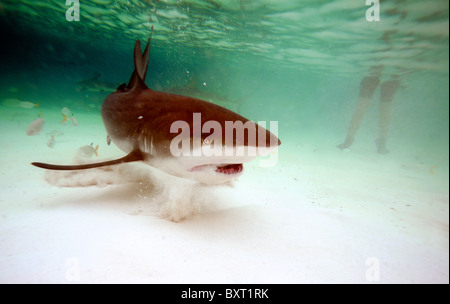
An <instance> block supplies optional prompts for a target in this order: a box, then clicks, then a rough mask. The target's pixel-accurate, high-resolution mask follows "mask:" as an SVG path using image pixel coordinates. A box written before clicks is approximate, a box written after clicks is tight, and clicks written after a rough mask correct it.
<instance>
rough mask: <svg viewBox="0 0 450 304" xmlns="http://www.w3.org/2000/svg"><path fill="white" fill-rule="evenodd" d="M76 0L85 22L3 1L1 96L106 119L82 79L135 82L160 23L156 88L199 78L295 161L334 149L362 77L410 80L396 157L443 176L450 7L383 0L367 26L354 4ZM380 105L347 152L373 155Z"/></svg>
mask: <svg viewBox="0 0 450 304" xmlns="http://www.w3.org/2000/svg"><path fill="white" fill-rule="evenodd" d="M80 2H81V5H80V21H79V22H76V21H74V22H68V21H67V20H66V17H65V14H66V11H67V9H69V7H70V6H67V5H65V1H63V0H45V1H40V0H26V1H25V0H22V1H12V0H1V1H0V24H1V30H2V44H1V46H0V49H1V58H0V68H1V70H0V71H1V76H2V77H1V83H0V89H1V90H0V100H5V99H8V98H16V99H19V100H22V101H23V100H26V101H33V102H39V103H40V106H41V109H42V111H43V112H44V113H45V112H46V111H60V109H61V108H62V107H64V106H68V107H70V108H71V110H72V111H73V112H74V113H77V114H78V113H80V112H92V113H98V115H100V106H101V104H102V102H103V100H104V98H105V97H106V96H107V95H108V94H109V93H110V92H109V91H107V90H106V91H97V92H92V91H80V90H79V88H78V86H77V82H79V81H80V80H83V79H88V78H91V77H92V76H93V75H95V74H97V73H99V74H100V78H99V79H101V80H102V81H105V82H109V83H112V84H114V85H116V86H118V85H119V84H121V83H123V82H127V81H128V79H129V77H130V75H131V73H132V71H133V58H132V54H133V45H134V42H135V41H136V40H137V39H141V40H144V39H147V38H148V36H149V33H150V28H151V26H153V27H154V33H153V38H152V53H151V59H150V68H149V76H148V77H147V84H148V85H149V87H151V88H153V89H158V90H164V89H166V88H168V87H183V86H188V85H189V84H190V83H191V84H192V83H193V85H194V86H195V87H196V89H197V90H198V91H200V92H201V91H204V92H207V93H210V94H215V95H217V96H221V99H226V100H227V102H223V105H224V106H226V107H229V108H231V109H233V110H236V111H239V112H240V113H241V114H243V115H244V116H247V117H249V118H251V119H253V120H263V121H278V122H279V137H280V139H281V140H282V142H283V147H286V149H290V151H291V152H292V153H293V154H295V150H296V148H297V147H300V146H303V147H304V146H305V145H307V144H308V143H312V144H314V145H316V146H317V147H320V148H322V149H323V148H325V149H329V150H330V151H333V152H336V153H340V152H341V151H340V150H338V149H337V148H336V145H337V144H339V143H342V141H343V140H344V138H345V135H346V132H347V128H348V125H349V121H350V118H351V115H352V113H353V111H354V109H355V107H356V105H357V101H358V95H359V89H360V87H359V85H360V82H361V79H362V78H363V77H364V76H365V75H367V74H368V73H369V69H370V67H372V66H375V65H380V64H382V65H383V66H384V70H383V74H382V80H389V79H391V78H393V77H395V78H397V79H400V80H401V84H402V85H401V88H400V89H399V90H398V92H397V93H396V95H395V99H394V101H393V103H392V122H391V125H390V133H389V138H388V145H389V148H390V150H391V155H392V154H393V155H403V154H407V155H408V156H409V157H416V158H418V159H419V158H420V159H422V160H423V159H427V163H428V164H429V165H436V166H438V167H439V168H440V170H444V171H445V172H446V173H445V177H446V179H448V153H449V150H448V145H449V102H448V100H449V87H448V81H449V76H448V75H449V74H448V73H449V34H448V32H449V30H448V29H449V13H448V6H449V2H448V1H447V0H433V1H420V0H417V1H401V0H399V1H382V2H381V4H380V21H379V22H369V21H367V20H366V11H367V10H368V9H369V6H366V5H365V1H356V0H340V1H321V0H314V1H313V0H308V1H299V0H282V1H280V0H277V1H275V0H246V1H245V0H240V1H238V0H232V1H226V0H220V1H219V0H203V1H200V0H197V1H194V0H189V1H185V0H167V1H157V0H146V1H144V0H132V1H131V0H130V1H113V0H92V1H80ZM193 78H194V79H195V82H192V79H193ZM378 100H379V90H377V91H376V92H375V96H374V99H373V103H372V106H371V107H370V108H369V109H368V110H367V113H366V115H365V117H364V121H363V123H362V125H361V127H360V129H359V130H358V133H357V137H356V140H355V144H354V146H353V151H354V152H353V153H366V151H369V152H370V153H372V152H375V146H374V144H373V141H374V140H375V138H376V136H377V119H378V104H379V102H378ZM6 108H7V106H6V105H5V104H4V103H3V104H0V111H2V109H3V110H5V109H6ZM34 110H35V111H37V109H34ZM2 119H6V118H5V117H2ZM299 161H301V155H299Z"/></svg>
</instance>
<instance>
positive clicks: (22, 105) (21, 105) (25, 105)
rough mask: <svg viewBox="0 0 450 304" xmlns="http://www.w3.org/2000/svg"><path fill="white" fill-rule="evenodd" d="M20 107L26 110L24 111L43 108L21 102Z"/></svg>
mask: <svg viewBox="0 0 450 304" xmlns="http://www.w3.org/2000/svg"><path fill="white" fill-rule="evenodd" d="M19 107H21V108H24V109H32V108H34V107H36V108H39V109H40V108H41V107H39V103H32V102H31V101H21V102H19Z"/></svg>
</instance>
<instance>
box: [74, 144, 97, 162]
mask: <svg viewBox="0 0 450 304" xmlns="http://www.w3.org/2000/svg"><path fill="white" fill-rule="evenodd" d="M97 151H98V145H97V146H95V148H94V144H93V143H91V144H90V145H87V146H83V147H81V148H79V149H78V155H79V156H81V157H83V158H88V157H92V156H93V155H95V156H98V152H97Z"/></svg>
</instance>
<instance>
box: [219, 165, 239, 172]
mask: <svg viewBox="0 0 450 304" xmlns="http://www.w3.org/2000/svg"><path fill="white" fill-rule="evenodd" d="M242 170H244V166H243V165H242V164H232V165H225V166H220V167H217V169H216V172H217V173H223V174H238V173H241V172H242Z"/></svg>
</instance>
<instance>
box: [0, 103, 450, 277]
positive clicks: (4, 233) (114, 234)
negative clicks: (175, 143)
mask: <svg viewBox="0 0 450 304" xmlns="http://www.w3.org/2000/svg"><path fill="white" fill-rule="evenodd" d="M2 112H3V113H0V114H1V116H2V117H1V120H0V124H1V130H2V132H1V134H0V145H1V150H0V151H1V152H0V155H1V158H0V188H1V192H0V193H1V194H0V282H1V283H125V282H126V283H448V282H449V273H448V272H449V242H448V240H449V224H448V223H449V208H448V206H449V204H448V164H447V165H446V166H445V165H444V166H442V165H440V164H434V163H432V162H430V163H427V162H426V161H418V160H417V159H416V158H414V157H413V156H412V155H410V156H404V155H396V154H395V153H391V154H390V155H387V156H386V155H383V156H381V155H377V154H376V153H375V152H374V151H372V150H370V152H367V151H369V149H367V151H365V150H362V149H361V148H360V150H358V148H355V149H354V150H351V151H347V152H342V151H339V150H337V149H336V148H335V144H337V143H338V142H333V143H332V144H330V143H329V142H328V143H327V142H325V141H324V140H323V138H320V137H319V139H318V140H317V142H313V141H312V142H309V143H304V144H301V145H297V146H296V145H294V144H293V142H295V140H294V139H290V138H281V139H282V141H283V145H282V146H281V147H280V149H279V155H278V157H279V160H278V164H277V166H276V167H270V168H264V167H260V166H259V162H258V160H255V161H253V162H252V163H249V164H246V165H245V169H244V170H245V173H244V174H243V176H241V177H240V178H239V180H238V181H236V182H235V183H234V184H233V185H226V186H202V185H197V184H192V183H190V182H186V181H183V180H179V179H177V178H172V177H169V176H167V175H165V174H163V173H161V172H158V170H156V169H153V168H151V167H150V166H148V165H145V164H142V163H132V164H123V165H120V166H116V167H114V168H111V169H108V168H106V169H92V170H86V171H77V172H46V171H45V170H42V169H39V168H35V167H32V166H31V165H30V162H32V161H42V162H51V163H59V164H64V163H65V164H67V163H70V162H71V161H72V158H73V157H74V155H75V154H76V152H77V149H78V148H79V147H81V146H85V145H89V144H90V143H91V142H92V143H93V144H94V145H97V144H98V145H99V150H98V153H99V156H98V157H97V158H96V157H95V156H93V158H92V160H93V161H98V160H104V159H111V158H116V157H119V156H123V153H122V152H121V151H120V150H118V149H117V148H116V147H114V146H113V145H111V146H108V145H107V144H106V133H105V131H104V128H103V125H102V122H101V118H100V115H99V114H98V113H97V114H94V113H92V114H84V115H78V116H77V119H78V122H79V125H78V127H74V126H72V125H70V124H69V123H68V124H65V125H63V124H61V123H60V122H59V121H60V116H61V114H60V113H59V112H58V111H56V110H55V111H53V112H52V111H48V112H46V113H45V115H46V116H45V119H46V125H45V128H44V130H43V131H42V132H41V133H40V134H39V135H36V136H27V135H26V128H27V126H28V124H29V123H30V122H31V121H32V120H33V119H34V118H33V115H31V114H26V113H25V114H23V113H22V114H23V115H16V114H17V113H16V112H15V111H14V110H13V109H8V108H4V109H2ZM33 113H34V112H33ZM54 130H58V131H60V132H56V133H58V134H59V135H57V136H55V143H54V144H55V145H54V147H53V148H49V147H48V146H47V142H48V138H49V133H50V132H52V131H54ZM61 132H62V133H64V134H60V133H61ZM319 140H320V141H319ZM371 148H373V147H371Z"/></svg>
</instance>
